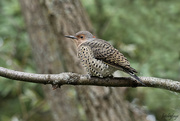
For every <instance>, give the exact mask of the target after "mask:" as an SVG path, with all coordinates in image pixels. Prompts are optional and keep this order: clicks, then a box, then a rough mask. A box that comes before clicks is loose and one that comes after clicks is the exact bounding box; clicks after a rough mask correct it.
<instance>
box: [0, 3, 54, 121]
mask: <svg viewBox="0 0 180 121" xmlns="http://www.w3.org/2000/svg"><path fill="white" fill-rule="evenodd" d="M0 28H1V29H0V66H2V67H7V68H9V69H14V70H20V71H25V72H34V70H35V66H34V62H33V60H32V55H31V49H30V46H29V41H28V36H27V33H26V29H25V25H24V20H23V18H22V14H21V10H20V6H19V3H18V1H16V0H3V1H0ZM0 107H1V109H0V120H1V121H7V120H15V119H18V120H26V121H28V120H29V121H31V120H40V119H41V120H50V119H51V116H49V115H47V116H48V117H47V116H46V113H47V112H48V110H49V107H48V105H47V104H46V102H45V101H44V94H43V91H42V88H41V85H37V84H32V83H23V82H17V81H13V80H8V79H5V78H0ZM42 115H44V116H43V117H42Z"/></svg>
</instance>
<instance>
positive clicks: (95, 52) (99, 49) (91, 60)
mask: <svg viewBox="0 0 180 121" xmlns="http://www.w3.org/2000/svg"><path fill="white" fill-rule="evenodd" d="M65 37H67V38H71V39H73V40H75V43H76V45H77V56H78V58H79V59H80V61H81V63H82V65H83V66H84V67H85V69H86V71H87V72H88V74H89V75H90V76H95V77H100V78H105V77H112V76H113V73H114V72H115V71H117V70H120V71H123V72H125V73H127V74H129V75H130V76H132V77H133V78H135V79H136V80H137V81H139V82H140V83H141V84H142V85H144V86H145V84H144V83H143V82H142V81H141V79H140V78H139V77H138V76H136V73H137V71H136V70H135V69H134V68H132V67H131V66H130V63H129V61H128V60H127V58H126V57H125V56H124V55H123V54H122V53H120V52H119V51H118V50H117V49H116V48H114V47H113V46H112V45H111V44H110V43H108V42H107V41H105V40H103V39H98V38H96V37H95V36H94V35H93V34H91V33H90V32H89V31H79V32H77V33H76V34H75V35H65Z"/></svg>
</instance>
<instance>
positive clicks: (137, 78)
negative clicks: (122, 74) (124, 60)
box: [128, 72, 146, 86]
mask: <svg viewBox="0 0 180 121" xmlns="http://www.w3.org/2000/svg"><path fill="white" fill-rule="evenodd" d="M128 74H129V75H131V76H132V77H134V78H135V79H136V80H137V81H139V82H140V83H141V84H142V85H144V86H146V85H145V84H144V83H143V82H142V81H141V79H140V78H139V77H138V76H136V74H134V73H131V72H130V73H128Z"/></svg>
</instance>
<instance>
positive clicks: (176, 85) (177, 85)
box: [0, 67, 180, 92]
mask: <svg viewBox="0 0 180 121" xmlns="http://www.w3.org/2000/svg"><path fill="white" fill-rule="evenodd" d="M0 76H2V77H6V78H9V79H14V80H19V81H24V82H33V83H41V84H52V85H60V86H61V85H94V86H107V87H140V86H141V87H144V86H143V85H142V84H141V83H139V82H137V81H135V80H134V79H133V78H131V77H119V78H117V77H115V78H112V77H111V78H98V77H88V76H87V75H80V74H77V73H70V72H67V73H60V74H33V73H25V72H20V71H14V70H10V69H6V68H2V67H0ZM140 79H141V81H142V82H143V83H144V84H145V85H146V87H155V88H163V89H167V90H171V91H174V92H180V82H178V81H173V80H170V79H161V78H155V77H140Z"/></svg>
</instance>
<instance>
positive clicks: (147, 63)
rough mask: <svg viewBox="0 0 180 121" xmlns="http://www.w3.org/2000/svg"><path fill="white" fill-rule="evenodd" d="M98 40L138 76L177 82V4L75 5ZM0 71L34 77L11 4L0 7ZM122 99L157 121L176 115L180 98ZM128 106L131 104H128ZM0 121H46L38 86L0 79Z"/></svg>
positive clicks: (9, 0)
mask: <svg viewBox="0 0 180 121" xmlns="http://www.w3.org/2000/svg"><path fill="white" fill-rule="evenodd" d="M81 1H82V3H83V5H84V7H85V8H86V10H87V12H88V14H89V16H90V19H91V21H92V23H93V26H94V28H95V30H96V33H97V35H98V37H99V38H103V39H106V40H108V41H110V42H111V43H112V44H113V45H114V46H115V47H116V48H118V49H119V50H120V51H121V52H123V53H124V55H125V56H126V57H127V58H128V60H130V62H131V65H132V66H133V67H134V68H136V69H137V70H138V71H139V72H140V73H139V75H140V76H156V77H161V78H170V79H174V80H180V76H179V73H180V49H179V47H180V42H179V41H180V40H179V39H180V34H179V30H180V19H179V17H180V2H179V1H178V0H174V1H172V0H171V1H170V0H169V1H168V0H88V1H87V0H81ZM0 66H2V67H7V68H10V69H15V70H20V71H26V72H34V70H35V66H34V62H33V59H32V55H31V49H30V46H29V41H28V36H27V33H26V29H25V24H24V21H23V18H22V14H21V11H20V7H19V3H18V1H16V0H1V1H0ZM128 89H129V90H128V93H127V99H129V100H130V101H132V102H135V101H134V100H135V99H138V100H139V101H138V104H140V105H144V106H145V107H146V109H147V111H148V112H149V113H150V114H152V113H153V114H154V115H156V117H157V119H158V120H159V121H160V120H162V118H161V115H162V114H163V113H168V112H173V113H177V112H180V110H179V109H180V104H179V102H180V95H179V94H177V93H173V92H169V91H165V90H162V89H154V88H136V89H131V88H128ZM133 104H134V103H133ZM0 107H1V109H0V120H2V121H7V120H13V119H14V120H15V119H19V120H27V121H28V120H29V121H31V120H44V121H46V120H51V117H49V116H50V115H49V114H48V115H46V114H47V113H48V111H49V107H48V105H47V104H46V102H45V101H44V95H43V91H42V88H41V86H40V85H36V84H31V83H22V82H16V81H12V80H7V79H5V78H0Z"/></svg>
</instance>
